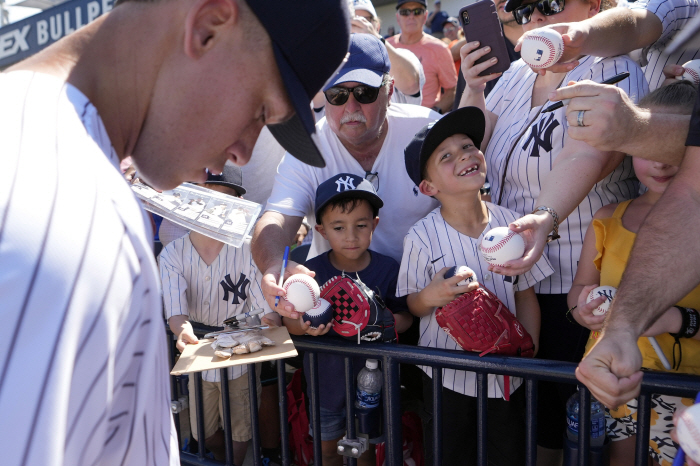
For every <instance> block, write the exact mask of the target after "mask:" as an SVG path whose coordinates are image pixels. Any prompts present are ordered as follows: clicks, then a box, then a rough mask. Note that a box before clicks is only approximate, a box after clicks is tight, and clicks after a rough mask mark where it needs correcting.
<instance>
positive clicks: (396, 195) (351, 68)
mask: <svg viewBox="0 0 700 466" xmlns="http://www.w3.org/2000/svg"><path fill="white" fill-rule="evenodd" d="M389 67H390V62H389V57H388V55H387V52H386V48H385V47H384V45H383V44H382V43H381V42H380V41H379V39H377V38H376V37H374V36H371V35H369V34H352V35H351V37H350V55H349V58H348V61H347V63H346V64H345V66H344V67H343V68H342V69H341V71H340V72H339V73H338V74H337V75H336V76H335V78H333V79H332V80H331V82H329V83H328V84H326V87H325V88H324V94H325V98H326V117H325V118H324V119H321V120H320V121H319V122H318V123H317V125H316V133H317V134H318V143H319V146H320V148H321V152H322V153H323V157H324V159H325V161H326V166H325V167H324V168H314V167H310V166H308V165H305V164H303V163H299V162H298V161H297V160H296V159H295V158H294V157H291V156H290V155H289V154H286V155H285V156H284V158H283V159H282V162H281V163H280V165H279V167H278V168H277V176H276V178H275V185H274V187H273V189H272V194H271V195H270V198H269V200H268V203H267V207H266V212H265V213H264V214H263V216H262V217H261V218H260V220H258V223H257V225H256V227H255V233H254V235H253V243H252V252H253V258H254V260H255V262H256V264H257V265H258V267H259V269H260V270H262V271H263V274H264V277H263V283H262V288H263V293H264V294H265V298H266V300H267V301H268V303H270V305H271V306H273V307H274V302H275V296H282V297H283V296H284V290H283V289H282V288H280V287H279V286H277V281H278V279H279V274H280V270H281V267H282V256H283V253H284V247H285V245H287V244H291V243H292V241H293V239H294V234H295V233H296V231H297V230H298V229H299V225H301V221H302V218H303V217H304V216H306V217H307V219H308V220H309V223H310V224H311V225H314V224H315V221H314V199H315V192H316V188H317V187H318V185H319V184H320V183H322V182H323V181H325V180H327V179H329V178H331V177H332V176H334V175H336V174H338V173H353V174H356V175H360V176H362V177H363V178H366V179H368V180H370V181H371V183H372V184H373V185H374V187H375V189H376V190H377V193H378V195H379V196H380V197H381V198H382V199H383V201H384V208H383V209H382V212H383V214H382V218H381V221H380V222H379V225H378V226H377V229H376V230H375V233H374V238H373V240H372V245H373V246H372V247H373V249H374V250H376V251H377V252H379V253H381V254H385V255H387V256H390V257H392V258H393V259H394V260H397V261H398V260H399V259H400V258H401V255H402V244H403V237H404V236H405V234H406V233H407V232H408V229H409V228H410V227H411V226H412V225H413V224H414V223H415V222H416V221H418V220H419V219H421V218H422V217H424V216H425V215H427V214H428V212H430V211H431V210H432V209H434V208H435V207H436V206H437V201H435V200H434V199H432V198H430V197H428V196H425V195H423V194H421V193H420V192H419V191H418V190H417V189H414V188H415V185H414V184H413V183H412V182H411V180H410V178H408V176H407V175H406V173H405V170H403V169H402V167H403V166H404V161H403V150H404V148H405V147H406V145H407V144H408V143H409V142H410V140H411V138H412V137H413V135H414V134H415V133H416V132H417V131H418V130H419V129H420V128H422V127H423V126H425V125H426V124H428V123H430V122H432V121H435V120H436V119H437V118H439V117H440V115H438V114H437V113H435V112H433V111H431V110H430V109H427V108H424V107H420V106H417V105H406V104H395V103H390V98H391V94H392V93H393V80H392V78H391V76H390V75H389V74H388V71H389ZM328 248H329V247H328V243H327V242H326V241H324V240H323V238H322V237H321V235H314V238H313V242H312V245H311V250H310V251H309V254H308V258H313V257H315V256H317V255H319V254H321V253H323V252H325V251H327V250H328ZM294 273H307V274H309V273H310V272H309V270H308V269H306V268H305V267H303V266H301V265H299V264H296V263H293V262H291V263H290V264H289V265H288V266H287V269H286V273H285V276H289V275H291V274H294ZM276 310H277V312H279V313H280V314H281V315H283V316H286V317H291V318H297V317H298V314H297V312H296V311H295V310H294V307H293V306H292V305H291V304H290V303H288V302H287V301H286V300H284V299H281V300H280V303H279V305H278V306H277V308H276Z"/></svg>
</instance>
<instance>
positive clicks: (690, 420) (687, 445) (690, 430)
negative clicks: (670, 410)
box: [676, 404, 700, 463]
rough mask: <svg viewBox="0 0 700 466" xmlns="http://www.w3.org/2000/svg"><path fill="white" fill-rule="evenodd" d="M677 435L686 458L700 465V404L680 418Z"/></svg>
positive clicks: (692, 407)
mask: <svg viewBox="0 0 700 466" xmlns="http://www.w3.org/2000/svg"><path fill="white" fill-rule="evenodd" d="M676 435H677V436H678V443H680V444H681V447H682V448H683V451H684V452H685V454H686V456H689V457H690V459H692V460H693V461H695V462H696V463H700V404H697V405H693V406H691V407H690V408H688V409H686V410H685V411H683V413H682V414H681V415H680V416H678V423H677V424H676Z"/></svg>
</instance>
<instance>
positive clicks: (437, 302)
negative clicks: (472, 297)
mask: <svg viewBox="0 0 700 466" xmlns="http://www.w3.org/2000/svg"><path fill="white" fill-rule="evenodd" d="M449 269H450V267H445V268H443V269H442V270H440V271H439V272H438V273H437V274H435V276H434V277H433V280H432V281H431V282H430V284H428V286H426V287H425V288H423V290H422V291H421V292H420V295H421V300H422V301H423V302H424V303H425V304H426V305H428V306H430V307H441V306H444V305H446V304H448V303H450V302H452V301H454V300H455V298H457V297H458V296H459V295H461V294H464V293H468V292H470V291H474V290H475V289H477V288H479V283H478V282H476V281H474V282H471V283H469V284H468V285H462V286H457V283H459V282H461V281H462V280H464V279H465V278H467V277H469V276H470V275H471V274H468V273H465V272H461V273H456V274H455V276H454V277H450V278H448V279H445V272H447V271H448V270H449Z"/></svg>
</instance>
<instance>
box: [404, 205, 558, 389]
mask: <svg viewBox="0 0 700 466" xmlns="http://www.w3.org/2000/svg"><path fill="white" fill-rule="evenodd" d="M486 207H487V208H488V211H489V223H488V225H487V226H486V228H484V231H483V232H482V233H481V235H479V237H478V238H471V237H469V236H466V235H463V234H462V233H460V232H458V231H457V230H455V229H454V228H452V226H450V225H449V224H448V223H447V221H445V219H444V218H443V217H442V214H441V213H440V207H438V208H436V209H435V210H433V211H432V212H430V213H429V214H428V215H427V216H426V217H425V218H423V219H421V220H419V221H418V222H417V223H416V224H415V225H413V227H412V228H411V229H410V230H409V231H408V234H407V235H406V238H405V239H404V244H403V258H402V259H401V268H400V270H399V278H398V280H397V285H396V296H406V295H409V294H411V293H418V292H419V291H421V290H422V289H423V288H425V287H426V286H428V285H429V284H430V282H431V281H432V280H433V277H434V276H435V274H437V273H438V272H439V271H440V270H442V269H443V268H444V267H452V266H461V265H466V266H467V267H469V268H471V269H472V270H473V271H474V273H475V274H476V279H477V281H478V282H479V283H480V284H481V286H482V287H484V288H487V289H488V290H489V291H491V292H493V293H494V294H495V295H496V296H497V297H498V299H500V300H501V301H502V302H503V304H505V305H506V307H507V308H508V309H509V310H510V311H511V312H512V313H513V314H515V315H516V316H517V310H516V309H515V294H514V293H515V292H516V291H523V290H526V289H528V288H530V287H532V286H534V285H535V283H537V282H539V281H541V280H543V279H544V278H545V277H547V276H548V275H551V274H552V273H553V272H554V269H552V266H551V265H550V264H549V262H548V261H547V258H546V257H545V256H542V257H541V258H540V260H539V261H537V263H536V264H535V265H534V266H533V267H532V269H530V271H528V272H526V273H524V274H523V275H519V276H517V277H506V276H504V275H498V274H496V273H492V272H489V270H488V267H489V264H488V263H487V262H486V261H484V259H483V258H482V257H481V253H480V252H479V245H480V244H481V240H482V239H483V237H484V233H486V232H487V231H489V230H491V229H492V228H496V227H503V226H508V224H510V223H511V222H513V221H514V220H516V219H517V218H518V217H519V216H518V214H516V213H515V212H511V211H510V210H508V209H505V208H503V207H499V206H497V205H495V204H491V203H490V202H487V203H486ZM418 344H419V345H420V346H427V347H430V348H443V349H451V350H454V349H460V347H459V345H458V344H457V343H456V342H455V341H454V340H453V339H452V338H450V336H449V335H447V333H445V331H444V330H442V328H441V327H440V325H439V324H438V323H437V320H436V319H435V313H434V312H432V313H431V314H430V315H428V316H426V317H422V318H421V320H420V340H419V341H418ZM420 367H421V369H423V371H425V373H426V374H428V375H429V376H430V377H432V369H431V368H430V367H428V366H420ZM488 379H489V380H488V382H489V388H488V397H489V398H503V392H502V390H501V387H500V386H499V384H498V383H497V382H496V376H495V375H489V377H488ZM521 383H522V379H520V378H517V377H513V378H511V384H510V393H513V392H514V391H515V389H516V388H518V387H519V386H520V384H521ZM442 384H443V386H444V387H445V388H449V389H450V390H453V391H455V392H458V393H461V394H463V395H468V396H476V387H477V385H476V373H474V372H467V371H457V370H454V369H443V371H442Z"/></svg>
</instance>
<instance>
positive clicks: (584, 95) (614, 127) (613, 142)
mask: <svg viewBox="0 0 700 466" xmlns="http://www.w3.org/2000/svg"><path fill="white" fill-rule="evenodd" d="M564 99H571V102H569V105H568V106H567V108H566V121H567V122H568V123H569V129H568V135H569V136H570V137H571V138H572V139H576V140H577V141H583V142H585V143H587V144H588V145H590V146H593V147H595V148H596V149H598V150H600V151H606V152H607V151H617V150H619V149H620V148H621V147H624V145H625V144H626V143H627V142H628V141H631V140H634V139H635V138H637V136H636V133H635V130H636V128H637V122H638V121H640V120H641V119H643V116H642V111H641V110H639V109H638V108H637V106H636V105H634V103H633V102H632V101H631V100H630V98H629V97H628V96H627V94H626V93H625V91H623V90H622V89H620V88H618V87H615V86H610V85H606V84H598V83H595V82H593V81H588V80H586V81H579V82H574V81H570V82H569V85H568V86H566V87H561V88H559V89H557V90H556V91H554V92H552V93H551V94H550V95H549V100H551V101H552V102H555V101H558V100H564ZM581 110H583V111H585V113H584V114H583V124H584V126H578V114H579V111H581Z"/></svg>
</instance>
